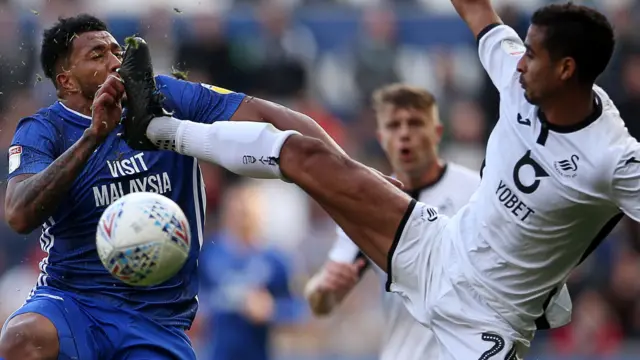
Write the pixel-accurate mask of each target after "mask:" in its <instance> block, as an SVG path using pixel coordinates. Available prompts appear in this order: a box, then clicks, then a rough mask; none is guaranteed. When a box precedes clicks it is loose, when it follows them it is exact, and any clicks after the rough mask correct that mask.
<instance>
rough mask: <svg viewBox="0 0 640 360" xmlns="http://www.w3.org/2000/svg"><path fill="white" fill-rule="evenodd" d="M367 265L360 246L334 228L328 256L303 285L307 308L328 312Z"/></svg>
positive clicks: (353, 284)
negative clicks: (333, 240) (334, 235)
mask: <svg viewBox="0 0 640 360" xmlns="http://www.w3.org/2000/svg"><path fill="white" fill-rule="evenodd" d="M368 265H369V262H368V260H367V258H366V257H364V254H362V252H360V249H358V247H357V246H356V245H355V244H354V243H353V241H351V239H349V237H347V235H346V234H345V233H344V231H342V229H340V228H338V238H337V240H336V242H335V243H334V244H333V247H332V248H331V250H330V251H329V259H328V260H327V262H326V263H325V265H324V266H323V267H322V269H320V271H318V273H317V274H315V275H314V276H313V277H312V278H311V279H310V280H309V281H308V282H307V285H306V286H305V291H304V295H305V298H306V299H307V302H308V303H309V307H310V308H311V311H312V312H313V313H314V314H315V315H317V316H322V315H327V314H329V313H331V312H332V311H333V309H334V308H335V307H336V306H338V305H339V304H340V303H341V302H342V301H343V300H344V298H345V297H346V296H347V295H348V294H349V293H350V292H351V290H352V289H353V288H354V287H355V286H356V285H357V284H358V282H359V281H360V279H361V278H362V275H363V273H364V270H365V269H366V268H367V267H368Z"/></svg>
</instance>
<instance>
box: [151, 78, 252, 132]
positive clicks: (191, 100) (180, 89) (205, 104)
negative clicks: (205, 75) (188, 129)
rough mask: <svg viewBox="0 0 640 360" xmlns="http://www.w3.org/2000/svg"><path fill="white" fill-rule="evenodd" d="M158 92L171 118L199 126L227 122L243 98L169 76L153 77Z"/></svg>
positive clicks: (225, 90) (240, 95)
mask: <svg viewBox="0 0 640 360" xmlns="http://www.w3.org/2000/svg"><path fill="white" fill-rule="evenodd" d="M156 84H157V87H158V90H159V91H160V92H161V93H162V94H163V95H164V96H165V100H164V103H163V106H164V108H165V110H167V111H169V112H172V113H173V116H174V117H176V118H178V119H182V120H189V121H194V122H199V123H206V124H211V123H213V122H215V121H219V120H229V119H230V118H231V116H233V114H234V113H235V112H236V110H237V109H238V107H239V106H240V104H241V103H242V100H243V99H244V97H245V95H244V94H242V93H236V92H234V91H231V90H227V89H223V88H219V87H216V86H213V85H208V84H203V83H194V82H190V81H184V80H179V79H175V78H173V77H170V76H165V75H159V76H157V77H156Z"/></svg>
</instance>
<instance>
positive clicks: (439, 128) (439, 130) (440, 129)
mask: <svg viewBox="0 0 640 360" xmlns="http://www.w3.org/2000/svg"><path fill="white" fill-rule="evenodd" d="M442 134H444V126H442V124H441V123H440V122H437V123H436V135H437V139H436V140H437V143H438V144H439V143H440V140H442Z"/></svg>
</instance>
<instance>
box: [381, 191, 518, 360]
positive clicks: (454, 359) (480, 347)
mask: <svg viewBox="0 0 640 360" xmlns="http://www.w3.org/2000/svg"><path fill="white" fill-rule="evenodd" d="M412 205H413V206H410V207H409V209H408V210H407V213H406V214H405V216H404V218H403V221H402V223H401V225H400V227H399V228H398V233H397V234H396V239H395V241H394V243H393V245H392V247H391V250H390V252H389V259H388V279H387V284H386V289H387V291H390V292H394V293H397V294H399V295H400V296H401V297H402V298H403V301H404V305H405V307H406V308H407V310H408V311H409V313H411V315H412V316H413V317H414V318H415V319H416V320H417V321H418V322H420V323H422V324H423V325H424V326H426V327H428V328H430V329H431V330H432V332H433V336H434V337H435V340H436V343H437V346H438V354H439V357H438V358H437V360H490V359H495V360H511V359H519V358H521V357H522V356H523V355H524V352H525V351H526V349H527V346H528V344H525V343H523V342H521V341H520V339H522V337H521V336H520V335H519V334H518V333H517V332H516V331H515V330H514V329H513V328H512V327H511V326H510V325H509V324H508V323H507V322H506V321H505V320H504V319H503V318H502V317H501V316H500V315H499V314H498V313H497V312H496V311H495V310H493V309H491V308H490V307H489V306H487V305H486V301H484V300H483V299H482V298H481V297H480V295H478V294H477V292H476V291H475V290H474V289H473V288H472V286H471V285H470V284H469V283H468V282H467V280H466V279H465V278H464V276H463V275H462V271H461V270H460V263H459V261H460V259H459V258H458V257H457V256H455V252H454V249H453V247H452V246H451V241H452V240H451V239H452V237H450V236H448V235H447V233H448V231H447V225H448V223H449V218H448V217H446V216H444V215H441V214H438V212H437V211H436V210H435V209H434V208H432V207H430V206H428V205H425V204H423V203H420V202H412Z"/></svg>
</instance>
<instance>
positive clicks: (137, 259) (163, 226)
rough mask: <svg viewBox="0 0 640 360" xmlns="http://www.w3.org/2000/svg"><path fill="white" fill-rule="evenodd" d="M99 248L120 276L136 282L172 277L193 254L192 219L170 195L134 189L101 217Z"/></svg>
mask: <svg viewBox="0 0 640 360" xmlns="http://www.w3.org/2000/svg"><path fill="white" fill-rule="evenodd" d="M96 248H97V250H98V256H99V257H100V260H101V261H102V264H103V265H104V266H105V267H106V268H107V270H109V272H110V273H111V274H112V275H113V276H115V277H116V278H117V279H120V280H121V281H123V282H125V283H127V284H129V285H134V286H151V285H157V284H160V283H162V282H165V281H167V280H168V279H170V278H171V277H173V276H174V275H175V274H176V273H177V272H178V271H179V270H180V269H181V268H182V266H183V265H184V263H185V261H186V259H187V257H188V256H189V249H190V248H191V232H190V231H189V222H188V221H187V218H186V216H185V215H184V213H183V212H182V210H181V209H180V207H179V206H178V204H176V203H175V202H173V201H172V200H171V199H169V198H167V197H165V196H162V195H160V194H156V193H149V192H136V193H131V194H128V195H125V196H123V197H121V198H120V199H118V200H117V201H115V202H114V203H112V204H111V205H109V207H107V209H106V210H105V211H104V213H103V214H102V216H101V217H100V221H99V222H98V230H97V232H96Z"/></svg>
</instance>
